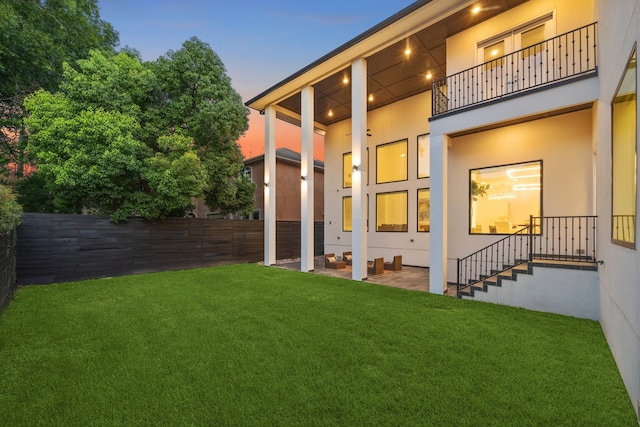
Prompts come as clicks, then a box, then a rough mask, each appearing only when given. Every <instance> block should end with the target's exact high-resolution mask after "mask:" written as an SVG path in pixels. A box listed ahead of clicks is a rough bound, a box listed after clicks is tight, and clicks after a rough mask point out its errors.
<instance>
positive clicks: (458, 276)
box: [456, 258, 460, 298]
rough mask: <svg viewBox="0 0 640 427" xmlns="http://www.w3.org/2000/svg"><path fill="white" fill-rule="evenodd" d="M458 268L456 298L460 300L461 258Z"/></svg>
mask: <svg viewBox="0 0 640 427" xmlns="http://www.w3.org/2000/svg"><path fill="white" fill-rule="evenodd" d="M456 266H457V267H456V268H457V271H456V296H457V297H458V298H460V258H457V263H456Z"/></svg>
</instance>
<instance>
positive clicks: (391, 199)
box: [376, 191, 408, 231]
mask: <svg viewBox="0 0 640 427" xmlns="http://www.w3.org/2000/svg"><path fill="white" fill-rule="evenodd" d="M407 210H408V208H407V192H406V191H397V192H393V193H379V194H376V231H407Z"/></svg>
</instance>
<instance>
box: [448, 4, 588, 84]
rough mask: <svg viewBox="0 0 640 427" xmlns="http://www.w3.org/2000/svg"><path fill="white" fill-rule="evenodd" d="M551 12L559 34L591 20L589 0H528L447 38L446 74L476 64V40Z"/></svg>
mask: <svg viewBox="0 0 640 427" xmlns="http://www.w3.org/2000/svg"><path fill="white" fill-rule="evenodd" d="M549 12H554V16H555V22H553V24H552V25H553V27H554V29H555V30H554V31H553V32H554V33H555V35H559V34H562V33H566V32H568V31H572V30H575V29H577V28H579V27H581V26H583V25H587V24H590V23H592V22H594V21H595V18H594V7H593V0H531V1H529V2H527V3H524V4H522V5H520V6H518V7H516V8H513V9H511V10H509V11H507V12H505V13H502V14H500V15H498V16H496V17H495V18H492V19H489V20H487V21H485V22H483V23H481V24H479V25H476V26H474V27H472V28H470V29H469V30H467V31H463V32H462V33H460V34H456V35H455V36H453V37H450V38H448V39H447V75H451V74H455V73H457V72H459V71H462V70H466V69H467V68H471V67H474V66H475V65H478V63H477V62H476V58H477V44H478V42H481V41H483V40H487V39H489V38H491V37H493V36H495V35H497V34H500V33H502V32H504V31H507V30H509V29H512V28H516V27H518V26H520V25H523V24H526V23H527V22H530V21H531V20H533V19H535V18H537V17H541V16H544V15H545V14H548V13H549Z"/></svg>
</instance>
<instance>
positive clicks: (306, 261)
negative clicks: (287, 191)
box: [300, 86, 315, 272]
mask: <svg viewBox="0 0 640 427" xmlns="http://www.w3.org/2000/svg"><path fill="white" fill-rule="evenodd" d="M301 96H302V126H301V127H302V152H301V156H300V218H301V223H300V227H301V230H300V236H301V239H300V271H303V272H308V271H313V246H314V245H313V243H314V235H313V231H314V230H313V229H314V227H313V221H314V218H313V190H314V179H313V175H314V172H315V171H314V168H313V121H314V113H313V111H314V110H313V101H314V99H313V86H305V87H304V88H302V93H301Z"/></svg>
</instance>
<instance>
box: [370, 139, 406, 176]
mask: <svg viewBox="0 0 640 427" xmlns="http://www.w3.org/2000/svg"><path fill="white" fill-rule="evenodd" d="M406 180H407V140H406V139H403V140H401V141H396V142H390V143H388V144H383V145H378V146H377V147H376V183H378V184H382V183H385V182H395V181H406Z"/></svg>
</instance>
